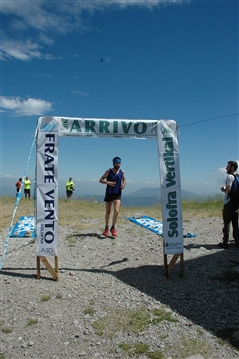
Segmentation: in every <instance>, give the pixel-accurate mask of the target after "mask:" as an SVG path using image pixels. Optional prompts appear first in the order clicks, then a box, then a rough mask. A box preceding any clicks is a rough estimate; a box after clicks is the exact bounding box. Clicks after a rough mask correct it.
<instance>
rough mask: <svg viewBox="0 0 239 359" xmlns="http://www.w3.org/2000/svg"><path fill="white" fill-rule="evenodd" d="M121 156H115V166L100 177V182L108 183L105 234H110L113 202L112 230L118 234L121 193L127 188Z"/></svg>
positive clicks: (114, 233)
mask: <svg viewBox="0 0 239 359" xmlns="http://www.w3.org/2000/svg"><path fill="white" fill-rule="evenodd" d="M120 166H121V158H120V157H115V158H113V168H110V169H108V170H106V171H105V173H104V174H103V175H102V176H101V177H100V180H99V182H100V183H102V184H106V191H105V198H104V201H105V230H104V232H103V234H104V235H105V236H108V234H109V219H110V212H111V206H112V203H113V204H114V214H113V218H112V226H111V229H110V232H111V234H112V236H114V237H115V236H117V233H116V229H115V224H116V221H117V218H118V214H119V210H120V206H121V193H122V189H124V188H125V185H126V178H125V175H124V171H123V170H121V169H120Z"/></svg>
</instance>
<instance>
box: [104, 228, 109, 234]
mask: <svg viewBox="0 0 239 359" xmlns="http://www.w3.org/2000/svg"><path fill="white" fill-rule="evenodd" d="M108 234H109V228H108V227H105V231H104V232H103V235H104V236H108Z"/></svg>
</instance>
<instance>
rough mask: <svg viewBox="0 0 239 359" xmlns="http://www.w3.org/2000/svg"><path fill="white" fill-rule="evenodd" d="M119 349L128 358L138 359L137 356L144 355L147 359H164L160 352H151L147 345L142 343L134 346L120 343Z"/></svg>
mask: <svg viewBox="0 0 239 359" xmlns="http://www.w3.org/2000/svg"><path fill="white" fill-rule="evenodd" d="M119 347H120V348H121V349H122V350H123V351H124V352H126V353H127V355H129V356H134V357H135V356H136V357H138V356H139V355H143V354H145V355H147V356H148V358H149V359H164V355H163V353H162V352H161V351H159V350H155V351H152V350H150V348H149V346H148V345H147V344H145V343H142V342H138V343H134V344H127V343H120V344H119Z"/></svg>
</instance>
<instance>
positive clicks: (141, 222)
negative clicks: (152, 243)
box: [126, 216, 163, 236]
mask: <svg viewBox="0 0 239 359" xmlns="http://www.w3.org/2000/svg"><path fill="white" fill-rule="evenodd" d="M126 219H128V220H129V221H131V222H133V223H135V224H137V225H138V226H141V227H144V228H146V229H148V230H149V231H151V232H153V233H156V234H159V235H160V236H162V235H163V222H160V221H157V220H156V219H154V218H151V217H148V216H142V217H139V218H138V217H127V218H126Z"/></svg>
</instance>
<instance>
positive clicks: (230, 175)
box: [218, 161, 239, 249]
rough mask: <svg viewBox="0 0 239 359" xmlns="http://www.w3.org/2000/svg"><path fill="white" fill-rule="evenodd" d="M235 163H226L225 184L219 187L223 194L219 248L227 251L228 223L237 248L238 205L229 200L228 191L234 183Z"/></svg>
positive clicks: (238, 238) (238, 234)
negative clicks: (221, 234)
mask: <svg viewBox="0 0 239 359" xmlns="http://www.w3.org/2000/svg"><path fill="white" fill-rule="evenodd" d="M237 167H238V165H237V162H235V161H229V162H228V163H227V167H226V170H227V177H226V183H225V184H224V185H223V186H221V191H222V192H224V193H225V196H224V205H223V210H222V218H223V230H222V232H223V238H222V243H219V244H218V245H219V247H221V248H224V249H227V248H228V240H229V234H230V223H232V235H233V238H234V240H235V245H236V248H239V230H238V204H237V203H235V202H234V201H232V200H231V198H230V195H229V193H230V191H231V188H232V184H233V181H235V177H234V175H236V170H237Z"/></svg>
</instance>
